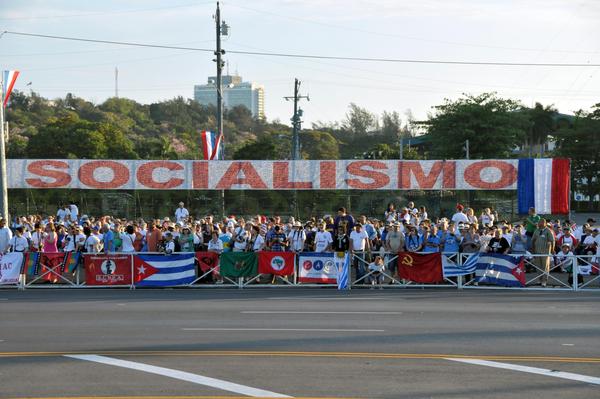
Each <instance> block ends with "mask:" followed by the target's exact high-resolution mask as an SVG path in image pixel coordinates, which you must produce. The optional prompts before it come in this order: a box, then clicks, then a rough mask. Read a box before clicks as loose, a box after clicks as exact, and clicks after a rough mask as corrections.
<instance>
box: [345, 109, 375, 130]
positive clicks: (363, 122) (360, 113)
mask: <svg viewBox="0 0 600 399" xmlns="http://www.w3.org/2000/svg"><path fill="white" fill-rule="evenodd" d="M348 108H349V109H348V112H347V113H346V120H344V122H343V123H342V126H343V128H344V129H346V130H347V131H349V132H351V133H352V134H354V135H365V134H367V133H368V132H369V131H371V130H373V129H375V128H377V117H376V116H375V115H374V114H372V113H371V112H369V111H368V110H367V109H366V108H361V107H359V106H358V105H356V104H354V103H350V105H349V106H348Z"/></svg>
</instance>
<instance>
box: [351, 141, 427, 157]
mask: <svg viewBox="0 0 600 399" xmlns="http://www.w3.org/2000/svg"><path fill="white" fill-rule="evenodd" d="M360 155H362V156H360ZM356 157H357V158H364V159H399V158H400V150H399V148H398V146H393V147H392V146H391V145H389V144H375V145H374V146H373V147H371V148H369V149H368V150H367V151H365V152H363V153H362V154H357V156H356ZM402 158H403V159H406V160H412V159H423V158H422V156H421V155H420V154H419V153H418V152H417V151H416V150H415V148H414V147H409V146H407V145H405V146H404V148H403V151H402Z"/></svg>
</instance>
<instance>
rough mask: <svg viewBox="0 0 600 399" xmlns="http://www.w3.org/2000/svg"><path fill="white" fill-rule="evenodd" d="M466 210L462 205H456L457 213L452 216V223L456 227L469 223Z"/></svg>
mask: <svg viewBox="0 0 600 399" xmlns="http://www.w3.org/2000/svg"><path fill="white" fill-rule="evenodd" d="M464 209H465V207H464V206H462V205H461V204H458V205H456V213H455V214H454V215H453V216H452V221H453V222H454V224H455V225H458V224H459V223H469V218H468V217H467V215H466V214H465V213H464V212H463V210H464Z"/></svg>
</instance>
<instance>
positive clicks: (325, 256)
mask: <svg viewBox="0 0 600 399" xmlns="http://www.w3.org/2000/svg"><path fill="white" fill-rule="evenodd" d="M339 254H340V253H339V252H336V253H332V252H302V253H300V254H299V256H298V282H300V283H325V284H337V283H338V274H339V272H340V271H341V270H343V267H344V263H345V262H346V260H347V259H346V256H345V253H343V252H342V253H341V254H342V255H341V256H339Z"/></svg>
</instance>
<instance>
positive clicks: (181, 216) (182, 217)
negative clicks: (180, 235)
mask: <svg viewBox="0 0 600 399" xmlns="http://www.w3.org/2000/svg"><path fill="white" fill-rule="evenodd" d="M183 205H184V204H183V202H180V203H179V207H178V208H177V209H175V221H176V222H185V221H187V218H188V217H189V216H190V213H189V212H188V210H187V209H185V208H184V207H183Z"/></svg>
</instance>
